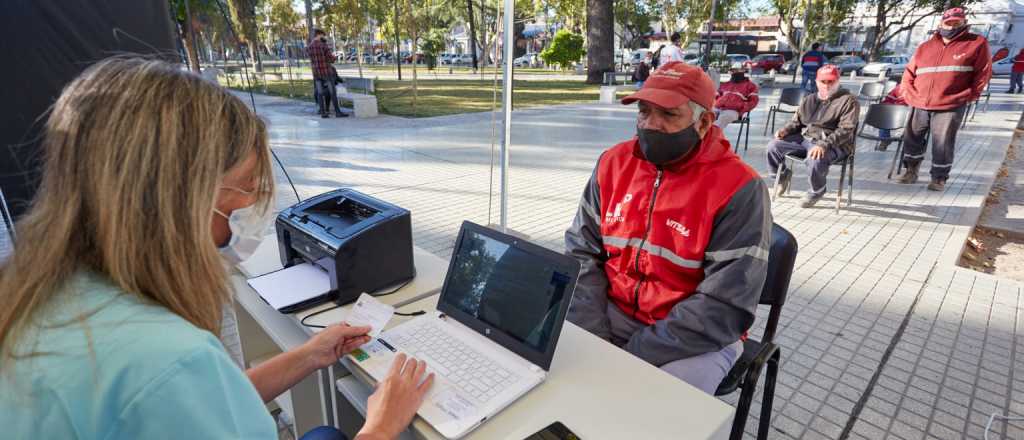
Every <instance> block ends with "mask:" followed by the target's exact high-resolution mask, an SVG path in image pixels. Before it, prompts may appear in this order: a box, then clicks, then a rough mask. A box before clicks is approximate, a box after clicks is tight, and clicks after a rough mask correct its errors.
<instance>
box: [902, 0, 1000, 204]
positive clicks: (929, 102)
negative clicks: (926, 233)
mask: <svg viewBox="0 0 1024 440" xmlns="http://www.w3.org/2000/svg"><path fill="white" fill-rule="evenodd" d="M991 78H992V59H991V57H990V55H989V49H988V40H986V39H985V37H983V36H981V35H978V34H973V33H971V32H970V25H969V24H967V15H966V13H965V12H964V10H963V9H962V8H951V9H949V10H947V11H946V12H945V13H943V14H942V22H941V24H939V29H938V30H937V32H935V34H934V35H932V37H931V38H929V39H928V40H925V42H924V43H921V45H920V46H918V47H917V50H916V51H915V52H914V56H912V57H911V58H910V63H908V64H907V68H906V70H904V71H903V84H902V86H903V87H902V89H903V99H905V100H906V101H907V104H909V105H910V106H911V107H913V108H914V110H913V111H912V112H911V115H910V119H909V120H908V121H907V128H906V131H905V133H904V139H905V141H904V144H905V146H904V152H903V153H904V154H903V163H904V164H905V165H906V167H907V170H906V172H904V173H903V176H901V177H900V180H899V183H903V184H912V183H916V182H917V173H918V168H919V167H920V166H921V161H922V160H924V151H925V149H926V148H927V145H925V140H926V139H927V137H926V134H927V133H928V132H931V139H932V169H931V177H932V179H931V183H929V184H928V189H929V190H932V191H943V190H945V189H946V179H948V178H949V172H950V170H951V169H952V168H953V150H954V147H955V145H956V133H957V131H958V130H959V129H960V123H961V122H962V121H963V118H964V114H965V113H966V112H967V106H968V105H969V104H970V103H971V102H974V101H977V100H978V98H979V97H980V96H981V93H982V92H983V91H984V90H985V88H986V87H988V81H989V79H991Z"/></svg>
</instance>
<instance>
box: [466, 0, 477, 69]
mask: <svg viewBox="0 0 1024 440" xmlns="http://www.w3.org/2000/svg"><path fill="white" fill-rule="evenodd" d="M466 8H467V9H469V53H470V54H471V55H472V56H473V70H477V60H476V29H475V28H474V25H473V22H474V21H476V20H474V19H473V0H466Z"/></svg>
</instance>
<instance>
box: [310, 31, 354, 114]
mask: <svg viewBox="0 0 1024 440" xmlns="http://www.w3.org/2000/svg"><path fill="white" fill-rule="evenodd" d="M306 52H307V53H308V54H309V61H310V67H311V68H312V70H313V87H314V88H315V90H316V92H317V93H315V94H314V95H315V96H316V98H317V100H316V101H317V106H318V107H319V110H320V117H321V118H328V117H330V111H331V105H333V106H334V115H335V116H337V117H339V118H343V117H346V116H348V115H346V114H344V113H342V112H341V107H339V106H338V92H337V90H338V89H337V88H335V84H334V79H335V77H337V76H338V72H337V70H335V69H334V65H333V63H334V61H335V57H334V52H333V51H331V47H330V46H329V45H328V44H327V34H326V33H324V31H322V30H320V29H315V30H313V40H312V41H310V42H309V46H307V47H306Z"/></svg>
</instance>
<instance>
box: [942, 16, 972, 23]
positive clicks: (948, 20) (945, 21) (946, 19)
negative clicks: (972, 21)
mask: <svg viewBox="0 0 1024 440" xmlns="http://www.w3.org/2000/svg"><path fill="white" fill-rule="evenodd" d="M964 20H967V17H949V18H945V19H943V20H942V24H949V22H951V21H964Z"/></svg>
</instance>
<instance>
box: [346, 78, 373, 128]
mask: <svg viewBox="0 0 1024 440" xmlns="http://www.w3.org/2000/svg"><path fill="white" fill-rule="evenodd" d="M341 83H342V85H343V86H344V91H342V90H338V99H339V100H342V101H350V102H352V110H353V112H354V113H355V116H356V117H357V118H372V117H375V116H377V97H376V96H374V95H373V91H374V87H373V78H359V77H354V76H345V77H342V78H341ZM353 90H361V91H362V92H363V93H356V92H353Z"/></svg>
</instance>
